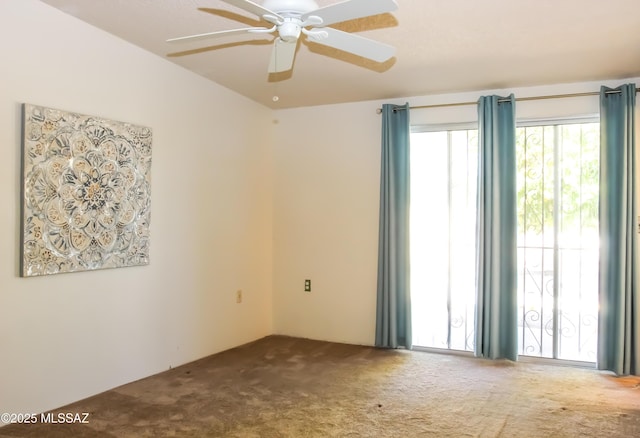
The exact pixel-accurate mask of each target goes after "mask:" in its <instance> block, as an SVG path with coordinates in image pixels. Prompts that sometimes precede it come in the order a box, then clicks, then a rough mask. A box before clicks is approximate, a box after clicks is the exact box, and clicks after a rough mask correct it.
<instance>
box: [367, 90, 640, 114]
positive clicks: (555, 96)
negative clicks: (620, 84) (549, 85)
mask: <svg viewBox="0 0 640 438" xmlns="http://www.w3.org/2000/svg"><path fill="white" fill-rule="evenodd" d="M639 92H640V88H638V89H636V93H639ZM617 93H620V90H609V91H605V94H617ZM599 95H600V92H599V91H589V92H585V93H571V94H550V95H548V96H531V97H517V98H516V99H515V100H516V102H522V101H527V100H544V99H563V98H565V97H584V96H599ZM508 101H509V99H498V102H508ZM477 103H478V102H477V101H476V102H455V103H435V104H432V105H419V106H410V107H409V109H423V108H444V107H449V106H467V105H476V104H477ZM398 110H400V111H402V110H404V108H396V109H394V111H398ZM376 113H378V114H382V108H378V109H376Z"/></svg>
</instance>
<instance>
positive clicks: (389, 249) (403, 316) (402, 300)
mask: <svg viewBox="0 0 640 438" xmlns="http://www.w3.org/2000/svg"><path fill="white" fill-rule="evenodd" d="M409 190H410V189H409V105H408V104H407V105H403V106H397V105H390V104H385V105H382V157H381V170H380V222H379V227H380V229H379V235H378V291H377V309H376V346H378V347H386V348H399V347H405V348H411V295H410V294H411V291H410V287H409V286H410V282H409Z"/></svg>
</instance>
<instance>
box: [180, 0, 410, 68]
mask: <svg viewBox="0 0 640 438" xmlns="http://www.w3.org/2000/svg"><path fill="white" fill-rule="evenodd" d="M222 1H224V2H225V3H228V4H230V5H232V6H235V7H237V8H240V9H244V10H245V11H247V12H250V13H252V14H254V15H256V16H258V17H259V18H260V19H262V20H264V21H266V22H268V23H271V24H272V25H273V26H272V27H246V28H241V29H232V30H223V31H218V32H209V33H203V34H198V35H190V36H184V37H179V38H172V39H169V40H167V42H170V43H176V42H186V41H194V40H203V39H209V38H217V37H223V36H229V35H236V34H245V33H275V34H276V35H277V37H276V39H275V42H274V46H273V49H272V51H271V60H270V62H269V69H268V71H269V73H278V72H284V71H288V70H291V69H292V68H293V60H294V57H295V53H296V47H297V45H298V40H299V39H300V37H301V36H306V38H307V39H308V40H309V41H312V42H314V43H317V44H322V45H325V46H329V47H333V48H335V49H338V50H342V51H345V52H349V53H353V54H355V55H358V56H361V57H363V58H367V59H371V60H373V61H376V62H384V61H386V60H388V59H389V58H391V57H392V56H393V55H394V54H395V48H394V47H393V46H390V45H387V44H383V43H380V42H377V41H374V40H371V39H368V38H364V37H361V36H358V35H353V34H351V33H348V32H343V31H341V30H337V29H334V28H331V27H327V26H329V25H331V24H334V23H340V22H342V21H347V20H353V19H356V18H362V17H368V16H371V15H377V14H383V13H386V12H391V11H393V10H395V9H397V7H398V5H397V3H396V1H395V0H346V1H342V2H340V3H334V4H331V5H329V6H325V7H322V8H318V5H317V3H316V2H315V1H313V0H264V1H263V2H262V5H259V4H257V3H254V2H252V1H249V0H222Z"/></svg>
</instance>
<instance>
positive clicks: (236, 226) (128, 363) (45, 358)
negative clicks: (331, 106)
mask: <svg viewBox="0 0 640 438" xmlns="http://www.w3.org/2000/svg"><path fill="white" fill-rule="evenodd" d="M0 59H1V61H0V63H1V66H2V67H1V68H0V84H1V85H0V150H1V151H2V153H3V155H2V157H3V158H2V160H0V199H2V208H1V209H0V355H1V356H0V412H36V413H37V412H41V411H43V410H46V409H51V408H55V407H58V406H61V405H64V404H66V403H69V402H72V401H75V400H78V399H81V398H84V397H86V396H89V395H93V394H96V393H98V392H101V391H103V390H106V389H109V388H112V387H114V386H117V385H120V384H122V383H125V382H129V381H132V380H135V379H138V378H141V377H144V376H148V375H150V374H153V373H156V372H160V371H163V370H167V369H169V367H173V366H176V365H180V364H183V363H186V362H189V361H191V360H194V359H197V358H200V357H203V356H206V355H209V354H212V353H214V352H217V351H220V350H224V349H227V348H230V347H233V346H237V345H239V344H242V343H246V342H249V341H252V340H255V339H258V338H260V337H263V336H266V335H269V334H271V333H272V312H271V306H272V296H271V288H272V183H271V181H272V175H271V168H272V165H271V160H272V151H271V146H270V145H271V139H270V137H269V132H270V130H271V123H272V117H271V116H272V111H271V110H269V109H267V108H265V107H263V106H261V105H258V104H256V103H254V102H251V101H249V100H247V99H246V98H244V97H241V96H239V95H237V94H235V93H232V92H230V91H229V90H227V89H225V88H223V87H220V86H217V85H215V84H213V83H211V82H209V81H206V80H205V79H203V78H201V77H199V76H196V75H194V74H191V73H189V72H187V71H185V70H183V69H181V68H179V67H177V66H175V65H173V64H171V63H169V62H167V61H165V60H163V59H161V58H159V57H157V56H154V55H151V54H149V53H147V52H144V51H142V50H140V49H138V48H136V47H133V46H131V45H129V44H127V43H125V42H123V41H122V40H119V39H117V38H115V37H113V36H111V35H109V34H106V33H104V32H102V31H99V30H97V29H95V28H93V27H91V26H89V25H87V24H85V23H82V22H80V21H78V20H76V19H74V18H72V17H69V16H67V15H64V14H63V13H61V12H59V11H58V10H56V9H53V8H51V7H49V6H47V5H45V4H43V3H41V2H39V1H36V0H3V1H2V2H0ZM22 102H29V103H34V104H39V105H44V106H50V107H55V108H60V109H64V110H71V111H77V112H80V113H84V114H93V115H99V116H103V117H106V118H110V119H113V120H120V121H127V122H131V123H135V124H140V125H144V126H148V127H150V128H152V130H153V136H154V139H153V164H152V199H151V205H152V207H151V254H150V260H151V263H150V265H148V266H144V267H132V268H123V269H115V270H103V271H94V272H86V273H72V274H60V275H54V276H44V277H36V278H20V277H19V258H20V237H19V234H20V221H21V218H20V203H21V200H20V186H21V176H20V166H21V164H20V160H21V145H20V123H21V113H20V111H21V109H20V108H21V103H22ZM237 289H242V290H243V292H244V302H243V303H242V304H236V302H235V292H236V290H237Z"/></svg>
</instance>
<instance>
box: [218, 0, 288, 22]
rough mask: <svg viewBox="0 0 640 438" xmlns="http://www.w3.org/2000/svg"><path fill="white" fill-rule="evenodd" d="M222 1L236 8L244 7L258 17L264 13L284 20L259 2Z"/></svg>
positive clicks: (244, 0)
mask: <svg viewBox="0 0 640 438" xmlns="http://www.w3.org/2000/svg"><path fill="white" fill-rule="evenodd" d="M222 1H223V2H225V3H229V4H230V5H232V6H235V7H236V8H239V9H244V10H245V11H247V12H251V13H252V14H253V15H255V16H257V17H260V18H262V17H263V16H264V15H272V16H274V17H277V18H279V19H281V20H284V18H283V17H281V16H280V15H278V14H277V13H275V12H273V11H271V10H269V9H266V8H263V7H262V6H260V5H259V4H257V3H254V2H252V1H249V0H222Z"/></svg>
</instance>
